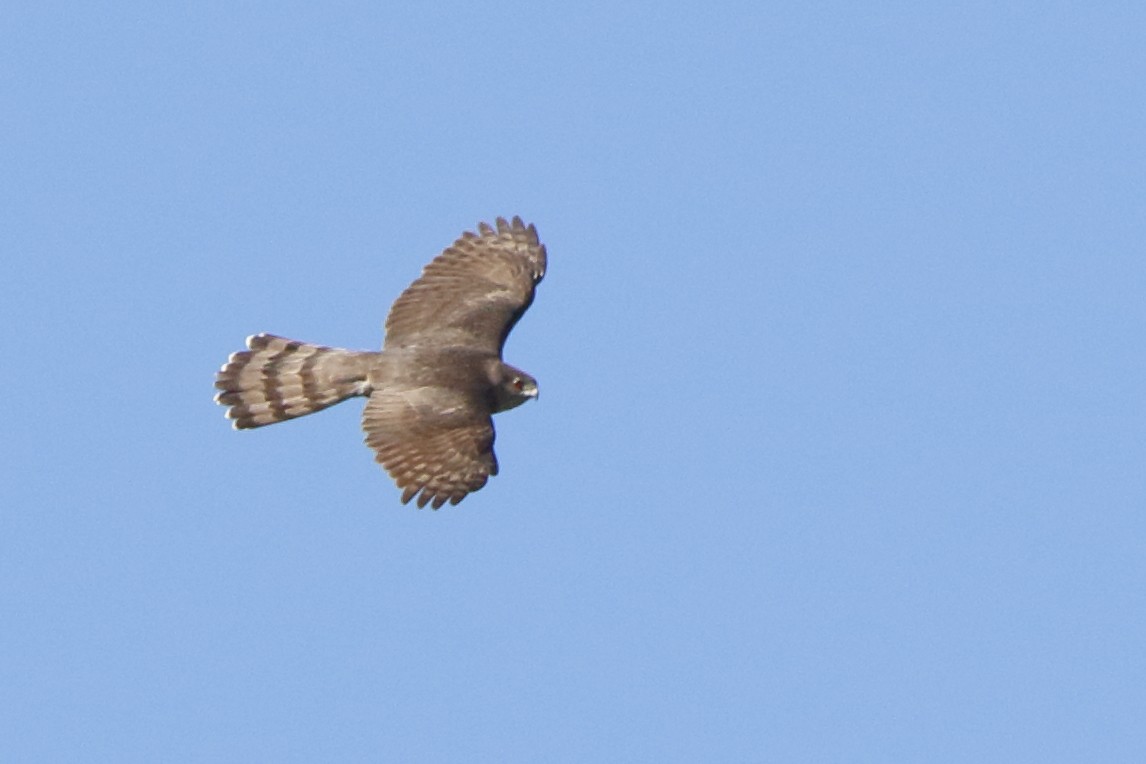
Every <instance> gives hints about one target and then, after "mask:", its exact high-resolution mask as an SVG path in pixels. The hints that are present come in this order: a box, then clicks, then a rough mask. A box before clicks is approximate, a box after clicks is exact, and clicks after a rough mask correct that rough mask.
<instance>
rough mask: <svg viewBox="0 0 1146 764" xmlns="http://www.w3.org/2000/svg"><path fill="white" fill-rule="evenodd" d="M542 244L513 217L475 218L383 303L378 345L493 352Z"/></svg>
mask: <svg viewBox="0 0 1146 764" xmlns="http://www.w3.org/2000/svg"><path fill="white" fill-rule="evenodd" d="M545 262H546V258H545V247H544V245H542V244H541V242H540V241H538V239H537V229H535V228H534V227H533V226H532V225H530V226H526V225H525V224H524V223H523V222H521V218H519V217H515V218H514V219H513V222H512V223H507V222H506V221H505V219H504V218H498V219H497V229H496V230H495V229H493V228H491V227H490V226H488V225H486V224H485V223H482V224H480V225H479V226H478V232H477V233H476V234H475V233H472V232H470V231H467V232H465V233H464V234H462V236H461V238H459V239H458V240H457V241H456V242H454V244H453V246H451V247H449V248H447V249H446V250H445V251H444V252H442V254H440V255H438V256H437V257H436V258H434V259H433V260H432V261H431V262H430V264H429V265H427V266H426V267H425V269H424V270H423V271H422V275H421V277H420V278H418V280H417V281H415V282H414V283H413V284H411V285H410V286H409V287H408V288H407V289H406V291H405V292H403V293H402V295H401V296H400V297H399V298H398V299H397V300H396V301H395V302H394V306H393V307H392V308H390V316H389V317H388V318H387V319H386V343H385V346H384V347H387V348H395V347H412V346H422V347H466V348H473V349H475V350H484V351H486V352H489V353H495V354H498V355H500V354H501V348H502V345H504V344H505V338H506V337H507V336H508V335H509V330H510V329H512V328H513V325H514V324H516V323H517V320H518V319H519V318H521V314H523V313H524V312H525V310H526V308H528V307H529V305H530V303H532V302H533V291H534V288H535V287H536V286H537V284H538V283H539V282H540V281H541V279H542V277H543V276H544V275H545Z"/></svg>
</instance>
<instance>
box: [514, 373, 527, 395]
mask: <svg viewBox="0 0 1146 764" xmlns="http://www.w3.org/2000/svg"><path fill="white" fill-rule="evenodd" d="M513 389H514V390H516V391H517V392H519V393H520V392H521V391H522V390H524V389H525V382H524V381H523V380H522V379H521V377H514V378H513Z"/></svg>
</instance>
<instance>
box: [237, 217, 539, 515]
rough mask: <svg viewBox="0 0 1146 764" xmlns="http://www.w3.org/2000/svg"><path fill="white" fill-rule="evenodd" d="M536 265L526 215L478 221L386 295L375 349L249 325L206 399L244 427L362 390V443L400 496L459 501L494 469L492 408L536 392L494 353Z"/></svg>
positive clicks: (521, 308) (527, 293)
mask: <svg viewBox="0 0 1146 764" xmlns="http://www.w3.org/2000/svg"><path fill="white" fill-rule="evenodd" d="M545 265H546V253H545V247H544V245H542V244H541V242H540V241H539V240H538V238H537V231H536V229H535V228H534V227H533V226H532V225H530V226H526V225H525V224H524V223H522V221H521V218H517V217H515V218H514V219H513V221H512V222H507V221H506V220H505V219H504V218H498V219H497V223H496V228H495V227H491V226H489V225H486V224H485V223H482V224H480V225H479V226H478V231H477V233H472V232H468V231H467V232H466V233H464V234H462V236H461V238H459V239H458V240H457V241H456V242H454V244H453V245H452V246H451V247H448V248H447V249H446V250H445V251H444V252H442V254H440V255H438V256H437V257H436V258H434V260H433V261H431V262H430V263H429V264H428V265H427V266H426V267H425V269H424V270H423V272H422V275H421V277H420V278H418V279H417V280H416V281H415V282H414V283H413V284H411V285H410V286H409V287H408V288H407V289H406V291H405V292H403V293H402V295H401V296H400V297H399V298H398V299H397V300H396V301H395V302H394V305H393V307H392V308H391V309H390V315H389V317H388V318H387V319H386V340H385V343H384V345H383V349H382V351H381V352H377V351H354V350H342V349H341V348H330V347H323V346H321V345H312V344H309V343H306V342H297V341H294V340H288V339H285V338H283V337H276V336H274V335H271V334H257V335H255V336H253V337H249V338H247V347H248V348H249V350H244V351H241V352H238V353H235V354H233V355H232V356H231V358H230V360H229V361H228V362H227V364H226V365H225V366H223V368H222V369H221V370H220V371H219V373H218V375H217V377H216V380H215V387H216V388H218V390H219V393H218V394H217V395H216V396H215V400H216V401H218V402H219V403H220V404H222V405H224V406H227V407H229V408H228V411H227V416H228V417H229V418H231V419H233V420H234V425H235V427H236V428H238V429H248V428H253V427H262V426H263V425H268V424H274V423H275V422H281V421H283V420H286V419H293V418H295V417H300V416H304V415H306V414H310V413H313V412H315V411H320V410H322V409H324V408H326V407H328V406H333V405H334V404H336V403H339V402H340V401H343V400H346V399H347V398H350V397H353V396H356V395H363V396H367V397H368V400H367V402H366V409H365V411H364V413H363V427H364V429H365V430H366V443H367V445H368V446H370V448H372V449H374V452H375V458H376V459H377V461H378V462H379V463H380V464H382V466H383V467H385V468H386V470H387V472H389V473H390V476H391V477H392V478H393V479H394V482H395V483H397V484H398V487H399V488H400V489H402V501H403V502H408V501H410V500H411V499H413V498H415V497H417V502H418V506H419V507H424V506H426V504H431V505H432V506H433V507H434V509H437V508H438V507H440V506H442V505H443V504H444V503H446V502H447V501H448V502H450V503H451V504H457V503H458V502H459V501H461V500H462V499H464V498H465V496H466V494H468V493H471V492H473V491H476V490H478V489H479V488H481V487H482V486H483V485H485V483H486V480H488V478H489V476H490V475H496V474H497V458H496V457H495V456H494V453H493V441H494V430H493V420H492V418H491V417H492V415H493V414H495V413H497V412H499V411H505V410H507V409H511V408H513V407H515V406H519V405H521V404H522V403H524V402H525V401H527V400H529V399H530V398H536V397H537V382H536V381H535V380H534V379H533V377H531V376H529V375H528V374H526V373H525V372H523V371H521V370H519V369H515V368H514V367H512V366H510V365H508V364H506V363H504V362H503V361H502V360H501V353H502V347H503V346H504V344H505V339H506V337H507V336H508V335H509V332H510V330H511V329H512V328H513V326H514V324H516V323H517V321H518V319H520V318H521V315H522V314H523V313H524V312H525V310H526V309H527V308H528V307H529V305H530V303H532V302H533V294H534V289H535V288H536V286H537V284H538V283H539V282H540V281H541V279H542V277H543V276H544V275H545Z"/></svg>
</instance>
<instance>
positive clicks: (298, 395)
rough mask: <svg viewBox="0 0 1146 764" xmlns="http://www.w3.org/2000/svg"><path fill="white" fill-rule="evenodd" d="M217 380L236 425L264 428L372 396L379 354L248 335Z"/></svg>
mask: <svg viewBox="0 0 1146 764" xmlns="http://www.w3.org/2000/svg"><path fill="white" fill-rule="evenodd" d="M247 347H248V348H250V349H249V350H243V351H240V352H238V353H233V354H232V355H231V357H230V359H228V361H227V363H226V365H225V366H223V368H222V369H220V370H219V373H218V375H217V376H216V378H215V387H216V388H218V390H219V392H218V394H216V396H215V401H216V402H217V403H219V404H221V405H223V406H227V407H228V410H227V417H228V418H229V419H233V420H234V425H235V428H236V429H239V430H244V429H248V428H251V427H262V426H263V425H268V424H274V423H275V422H281V421H283V420H285V419H294V418H295V417H300V416H304V415H305V414H311V413H313V412H315V411H321V410H322V409H324V408H327V407H328V406H333V405H334V404H336V403H339V402H341V401H344V400H346V399H347V398H350V397H352V396H355V395H369V394H370V384H369V382H368V375H369V373H370V366H371V363H372V362H373V360H374V358H375V357H376V356H377V355H378V353H371V352H361V351H354V350H342V349H341V348H330V347H324V346H322V345H312V344H310V343H307V342H296V341H295V340H288V339H286V338H284V337H276V336H275V335H273V334H256V335H254V336H253V337H248V338H247Z"/></svg>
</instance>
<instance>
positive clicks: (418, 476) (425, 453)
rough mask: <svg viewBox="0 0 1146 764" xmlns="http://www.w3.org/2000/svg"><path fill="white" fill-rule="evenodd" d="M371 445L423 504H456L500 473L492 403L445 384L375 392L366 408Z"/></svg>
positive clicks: (406, 493)
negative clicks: (446, 386) (471, 398)
mask: <svg viewBox="0 0 1146 764" xmlns="http://www.w3.org/2000/svg"><path fill="white" fill-rule="evenodd" d="M362 419H363V421H362V424H363V428H364V429H365V430H366V444H367V445H368V446H370V448H372V449H374V453H375V460H376V461H377V462H378V463H379V464H381V465H382V466H383V467H385V468H386V471H387V472H389V473H390V477H392V478H393V479H394V482H395V483H397V484H398V488H400V489H401V490H402V502H403V503H406V502H408V501H410V500H411V499H413V498H414V497H417V502H418V507H424V506H426V504H428V503H429V504H432V506H433V508H434V509H437V508H438V507H440V506H442V505H443V504H445V503H446V502H447V501H448V502H450V503H451V504H457V503H458V502H459V501H461V500H462V499H464V498H465V497H466V494H468V493H471V492H473V491H476V490H478V489H479V488H481V487H482V486H484V485H485V483H486V480H488V479H489V476H490V475H496V474H497V458H496V457H495V456H494V453H493V439H494V431H493V420H492V419H490V415H489V411H488V407H483V406H481V405H480V403H478V402H475V401H472V400H469V397H468V396H467V395H466V394H465V393H463V392H461V391H458V390H454V389H450V388H445V387H397V386H395V387H390V388H386V389H383V390H375V391H374V393H373V394H372V395H371V396H370V400H369V401H368V402H367V403H366V410H365V411H364V412H363V417H362Z"/></svg>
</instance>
